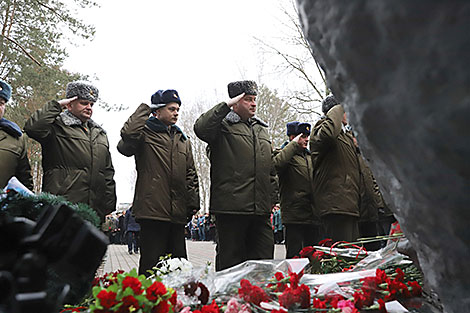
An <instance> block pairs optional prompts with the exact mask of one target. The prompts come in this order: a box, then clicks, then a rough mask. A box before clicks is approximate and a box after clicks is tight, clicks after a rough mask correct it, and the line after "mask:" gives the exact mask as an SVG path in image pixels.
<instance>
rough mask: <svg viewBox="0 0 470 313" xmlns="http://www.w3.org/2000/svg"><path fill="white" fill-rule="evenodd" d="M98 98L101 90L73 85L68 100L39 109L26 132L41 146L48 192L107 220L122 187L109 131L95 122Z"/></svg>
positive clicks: (54, 102)
mask: <svg viewBox="0 0 470 313" xmlns="http://www.w3.org/2000/svg"><path fill="white" fill-rule="evenodd" d="M97 100H98V89H97V88H96V87H95V86H93V85H91V84H90V83H88V82H84V81H75V82H71V83H69V84H68V85H67V88H66V99H62V100H60V101H55V100H52V101H50V102H49V103H48V104H46V105H45V106H44V107H43V108H42V109H39V110H37V111H36V112H35V113H34V114H33V115H32V116H31V118H30V119H29V120H28V121H27V122H26V125H25V127H24V129H25V131H26V133H27V134H28V136H29V137H31V138H33V139H35V140H36V141H38V142H39V143H40V144H41V148H42V168H43V170H44V176H43V185H42V191H44V192H50V193H52V194H55V195H59V196H64V197H65V198H66V199H67V200H69V201H71V202H74V203H76V202H81V203H85V204H87V205H89V206H90V207H91V208H93V209H94V210H95V211H96V212H97V213H98V215H99V216H100V217H101V220H102V222H103V221H104V217H105V216H106V215H107V214H109V213H110V212H113V211H114V210H115V208H116V185H115V182H114V167H113V163H112V161H111V154H110V152H109V143H108V137H107V135H106V131H105V130H104V129H103V128H102V127H101V126H100V125H98V124H97V123H95V122H94V121H93V120H92V119H91V116H92V114H93V105H94V104H95V102H96V101H97Z"/></svg>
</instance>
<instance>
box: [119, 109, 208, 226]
mask: <svg viewBox="0 0 470 313" xmlns="http://www.w3.org/2000/svg"><path fill="white" fill-rule="evenodd" d="M150 111H151V110H150V108H149V106H148V105H146V104H144V103H142V104H141V105H140V106H139V107H138V108H137V110H136V111H135V112H134V113H133V114H132V115H131V116H130V117H129V119H128V120H127V121H126V123H125V124H124V126H123V127H122V129H121V140H120V141H119V143H118V150H119V152H121V153H122V154H123V155H125V156H134V157H135V164H136V169H137V182H136V187H135V194H134V202H133V205H132V207H133V213H134V214H135V217H136V218H137V219H153V220H160V221H167V222H172V223H177V224H185V223H186V222H187V220H186V218H187V216H190V215H192V214H191V213H192V212H193V211H195V210H196V211H197V210H199V181H198V176H197V172H196V168H195V166H194V159H193V153H192V149H191V142H190V140H189V138H188V137H187V136H186V135H185V134H184V133H183V132H182V131H181V130H180V129H179V128H178V127H177V126H176V125H173V126H172V127H171V129H170V130H169V129H168V127H167V126H166V125H164V124H163V123H162V122H160V121H159V120H158V119H156V118H155V117H151V118H149V115H150Z"/></svg>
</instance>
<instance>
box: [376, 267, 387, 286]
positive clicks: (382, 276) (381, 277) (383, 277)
mask: <svg viewBox="0 0 470 313" xmlns="http://www.w3.org/2000/svg"><path fill="white" fill-rule="evenodd" d="M386 281H387V274H386V273H385V271H383V270H381V269H379V268H378V269H377V270H376V271H375V283H376V284H377V285H380V284H382V283H384V282H386Z"/></svg>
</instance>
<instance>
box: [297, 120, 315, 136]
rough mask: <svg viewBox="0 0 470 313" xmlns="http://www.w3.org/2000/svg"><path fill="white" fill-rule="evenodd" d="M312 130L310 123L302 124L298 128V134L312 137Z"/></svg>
mask: <svg viewBox="0 0 470 313" xmlns="http://www.w3.org/2000/svg"><path fill="white" fill-rule="evenodd" d="M311 130H312V125H310V124H309V123H300V124H299V125H298V126H297V134H304V135H307V136H308V135H310V132H311Z"/></svg>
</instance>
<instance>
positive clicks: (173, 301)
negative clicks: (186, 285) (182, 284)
mask: <svg viewBox="0 0 470 313" xmlns="http://www.w3.org/2000/svg"><path fill="white" fill-rule="evenodd" d="M176 300H177V294H176V291H174V292H173V293H172V294H171V297H170V299H169V300H168V301H170V303H171V304H172V305H173V306H175V305H176Z"/></svg>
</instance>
